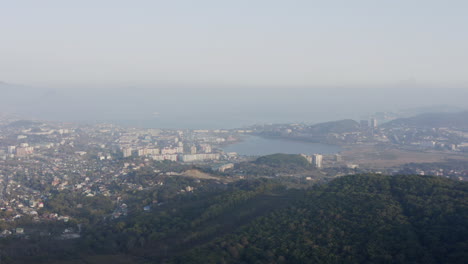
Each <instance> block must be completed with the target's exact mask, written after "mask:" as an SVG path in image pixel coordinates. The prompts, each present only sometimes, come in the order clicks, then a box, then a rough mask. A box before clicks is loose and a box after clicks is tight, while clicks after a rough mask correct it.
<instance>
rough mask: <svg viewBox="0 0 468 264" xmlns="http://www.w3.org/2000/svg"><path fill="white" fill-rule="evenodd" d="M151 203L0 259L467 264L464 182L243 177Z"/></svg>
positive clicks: (12, 248) (13, 246) (28, 243)
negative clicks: (297, 184) (300, 186)
mask: <svg viewBox="0 0 468 264" xmlns="http://www.w3.org/2000/svg"><path fill="white" fill-rule="evenodd" d="M154 196H155V193H154V192H151V191H147V192H143V193H139V194H135V195H134V196H133V198H132V199H133V200H129V201H128V205H129V208H136V209H133V210H131V211H129V215H128V217H126V218H119V219H117V220H112V219H107V220H106V219H105V217H104V219H103V220H102V221H101V220H99V218H96V219H95V220H97V221H98V222H97V223H93V221H91V220H90V221H89V224H87V225H83V230H84V231H83V233H82V238H81V239H77V240H73V241H58V240H54V241H51V240H47V239H46V240H41V239H40V238H36V239H39V240H38V241H37V242H36V241H35V240H32V239H31V240H22V241H16V242H15V241H4V242H3V244H2V254H3V255H5V254H8V255H7V256H5V257H4V258H2V259H4V260H8V261H7V262H5V263H87V264H89V263H92V264H93V263H203V264H205V263H467V260H468V251H467V250H466V249H467V248H468V183H464V182H458V181H452V180H448V179H444V178H438V177H427V176H426V177H425V176H393V177H390V176H380V175H357V176H345V177H341V178H338V179H335V180H333V181H331V182H329V183H327V184H322V185H320V186H319V185H315V186H314V187H312V189H309V190H293V189H289V190H288V189H286V188H285V187H284V186H283V185H282V183H281V182H278V181H276V180H267V179H257V180H245V181H238V182H234V183H231V184H229V185H226V186H224V187H222V188H221V189H216V188H215V189H213V190H204V191H202V192H198V193H193V194H188V195H186V196H181V197H180V198H178V199H175V200H173V201H172V202H167V203H165V204H163V205H161V206H157V207H155V208H154V210H151V211H149V212H145V211H143V209H141V208H142V206H143V205H145V204H147V203H148V201H151V200H152V199H154V198H153V197H154ZM95 198H96V199H98V198H97V197H95ZM103 210H104V209H103ZM41 241H42V242H41ZM64 242H67V243H64ZM15 252H18V253H16V254H15ZM13 254H14V255H13ZM119 261H120V262H119Z"/></svg>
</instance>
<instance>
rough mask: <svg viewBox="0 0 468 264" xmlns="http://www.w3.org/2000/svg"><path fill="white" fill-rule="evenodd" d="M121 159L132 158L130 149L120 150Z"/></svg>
mask: <svg viewBox="0 0 468 264" xmlns="http://www.w3.org/2000/svg"><path fill="white" fill-rule="evenodd" d="M122 153H123V157H124V158H128V157H130V156H132V149H131V148H124V149H122Z"/></svg>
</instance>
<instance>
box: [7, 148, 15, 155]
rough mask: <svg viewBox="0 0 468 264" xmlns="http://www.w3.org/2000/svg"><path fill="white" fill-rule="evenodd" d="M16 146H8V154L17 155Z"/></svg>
mask: <svg viewBox="0 0 468 264" xmlns="http://www.w3.org/2000/svg"><path fill="white" fill-rule="evenodd" d="M15 151H16V146H8V154H15Z"/></svg>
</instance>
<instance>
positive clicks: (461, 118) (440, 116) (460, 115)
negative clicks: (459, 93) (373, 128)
mask: <svg viewBox="0 0 468 264" xmlns="http://www.w3.org/2000/svg"><path fill="white" fill-rule="evenodd" d="M383 126H385V127H395V126H410V127H430V128H433V127H455V128H462V129H468V111H464V112H457V113H426V114H421V115H417V116H414V117H409V118H400V119H395V120H393V121H391V122H388V123H386V124H384V125H383Z"/></svg>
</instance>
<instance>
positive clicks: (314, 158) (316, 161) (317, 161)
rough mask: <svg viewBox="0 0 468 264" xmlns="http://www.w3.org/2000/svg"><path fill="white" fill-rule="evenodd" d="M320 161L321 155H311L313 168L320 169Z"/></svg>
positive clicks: (321, 159)
mask: <svg viewBox="0 0 468 264" xmlns="http://www.w3.org/2000/svg"><path fill="white" fill-rule="evenodd" d="M322 161H323V156H322V155H320V154H314V155H313V156H312V163H313V164H314V166H315V168H317V169H320V168H322Z"/></svg>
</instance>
